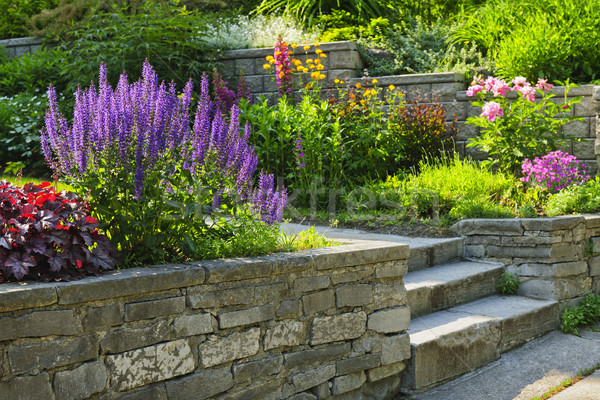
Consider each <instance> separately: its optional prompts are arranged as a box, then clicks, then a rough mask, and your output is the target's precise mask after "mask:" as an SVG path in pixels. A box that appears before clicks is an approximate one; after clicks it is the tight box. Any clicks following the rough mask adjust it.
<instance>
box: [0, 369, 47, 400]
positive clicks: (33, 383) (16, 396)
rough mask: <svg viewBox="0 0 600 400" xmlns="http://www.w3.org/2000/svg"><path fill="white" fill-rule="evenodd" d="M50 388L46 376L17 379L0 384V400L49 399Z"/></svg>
mask: <svg viewBox="0 0 600 400" xmlns="http://www.w3.org/2000/svg"><path fill="white" fill-rule="evenodd" d="M51 398H52V388H51V387H50V378H49V377H48V374H47V373H45V372H42V373H41V374H38V375H35V376H23V377H17V378H15V379H13V380H11V381H9V382H0V400H21V399H23V400H25V399H51Z"/></svg>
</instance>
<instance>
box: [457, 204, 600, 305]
mask: <svg viewBox="0 0 600 400" xmlns="http://www.w3.org/2000/svg"><path fill="white" fill-rule="evenodd" d="M453 229H454V230H455V232H457V233H458V234H460V235H461V236H463V237H464V240H465V243H464V251H465V256H467V257H473V258H480V259H486V260H492V261H500V262H502V263H504V264H505V265H507V269H508V270H509V271H511V272H513V273H517V274H518V275H519V276H520V279H521V281H522V283H521V287H520V288H519V294H522V295H525V296H532V297H538V298H544V299H554V300H558V301H559V302H560V303H562V305H563V306H565V305H568V304H570V302H571V301H572V300H574V299H577V298H579V297H581V296H582V295H584V294H585V293H588V292H590V291H594V292H596V293H600V215H585V216H582V215H578V216H565V217H556V218H531V219H529V218H521V219H473V220H464V221H460V222H458V223H457V224H456V225H455V226H454V227H453Z"/></svg>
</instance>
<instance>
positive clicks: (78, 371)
mask: <svg viewBox="0 0 600 400" xmlns="http://www.w3.org/2000/svg"><path fill="white" fill-rule="evenodd" d="M107 381H108V375H107V373H106V367H105V366H104V363H103V362H102V361H94V362H91V363H86V364H82V365H80V366H79V367H77V368H75V369H71V370H67V371H59V372H57V373H56V374H54V393H55V395H56V397H57V398H59V399H64V400H83V399H87V398H88V397H90V396H91V395H93V394H94V393H98V392H101V391H102V390H104V388H105V387H106V382H107Z"/></svg>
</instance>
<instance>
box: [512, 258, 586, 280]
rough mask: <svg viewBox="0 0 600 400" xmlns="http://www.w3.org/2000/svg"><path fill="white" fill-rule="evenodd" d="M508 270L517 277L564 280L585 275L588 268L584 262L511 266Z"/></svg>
mask: <svg viewBox="0 0 600 400" xmlns="http://www.w3.org/2000/svg"><path fill="white" fill-rule="evenodd" d="M508 270H509V271H510V272H512V273H517V274H519V276H543V277H549V278H550V277H555V278H564V277H567V276H577V275H581V274H586V273H587V270H588V267H587V263H586V262H585V261H576V262H566V263H556V264H535V263H531V264H521V265H518V266H515V265H511V266H510V267H509V268H508Z"/></svg>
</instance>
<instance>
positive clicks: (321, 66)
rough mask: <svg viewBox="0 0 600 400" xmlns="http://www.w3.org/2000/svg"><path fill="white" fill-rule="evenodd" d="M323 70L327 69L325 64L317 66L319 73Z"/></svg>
mask: <svg viewBox="0 0 600 400" xmlns="http://www.w3.org/2000/svg"><path fill="white" fill-rule="evenodd" d="M323 68H325V67H324V66H323V64H319V65H317V69H318V70H319V71H320V70H322V69H323Z"/></svg>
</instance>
